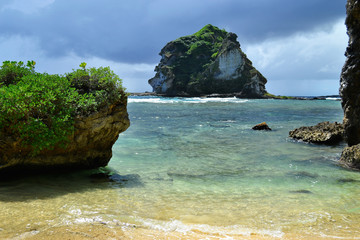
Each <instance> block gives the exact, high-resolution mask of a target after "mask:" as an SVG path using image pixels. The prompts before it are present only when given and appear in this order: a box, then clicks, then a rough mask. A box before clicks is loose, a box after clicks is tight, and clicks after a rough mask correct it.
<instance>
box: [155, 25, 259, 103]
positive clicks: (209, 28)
mask: <svg viewBox="0 0 360 240" xmlns="http://www.w3.org/2000/svg"><path fill="white" fill-rule="evenodd" d="M236 39H237V36H236V34H234V33H231V32H227V31H225V30H224V29H219V28H218V27H215V26H213V25H211V24H208V25H206V26H204V27H203V28H202V29H200V30H199V31H198V32H196V33H194V34H192V35H188V36H184V37H180V38H178V39H176V40H174V41H171V42H169V43H167V44H166V45H165V47H163V49H162V50H161V52H160V55H161V57H162V58H161V61H160V63H159V64H158V65H157V66H156V68H155V72H156V74H155V76H154V77H153V78H151V79H150V80H149V84H150V85H151V86H152V87H153V91H154V92H156V93H159V94H164V95H167V96H203V95H209V94H229V93H230V94H232V93H236V95H237V96H239V97H255V98H259V97H260V98H261V97H263V95H264V93H266V90H265V84H266V79H265V77H264V76H262V74H261V73H260V72H259V71H258V70H256V69H255V68H254V67H253V66H252V63H251V61H250V60H249V59H248V58H247V56H246V54H245V53H244V52H243V51H242V50H241V48H240V43H239V42H238V41H237V40H236Z"/></svg>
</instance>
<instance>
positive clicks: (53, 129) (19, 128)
mask: <svg viewBox="0 0 360 240" xmlns="http://www.w3.org/2000/svg"><path fill="white" fill-rule="evenodd" d="M125 95H126V93H125V89H124V88H123V87H122V80H121V79H120V78H119V77H118V76H117V75H116V74H115V73H114V72H113V71H112V70H110V68H109V67H99V68H89V69H86V63H81V64H80V69H76V70H73V71H72V72H70V73H67V74H64V75H58V74H47V73H38V72H36V71H35V62H34V61H28V63H27V64H26V65H25V64H24V63H23V62H16V61H11V62H10V61H5V62H3V64H2V66H1V68H0V140H2V138H3V137H5V136H11V137H13V138H14V139H18V141H17V142H16V143H17V144H21V145H23V146H25V147H27V148H29V150H30V152H31V153H32V154H37V153H39V152H40V151H41V150H43V149H52V148H53V147H54V146H61V147H65V146H66V143H67V142H68V139H69V136H71V135H72V134H73V132H74V122H75V119H76V118H77V117H82V116H88V115H90V114H92V113H94V112H96V111H97V110H99V109H100V108H102V107H105V106H107V105H109V104H112V103H115V102H118V101H121V100H122V99H123V97H124V96H125Z"/></svg>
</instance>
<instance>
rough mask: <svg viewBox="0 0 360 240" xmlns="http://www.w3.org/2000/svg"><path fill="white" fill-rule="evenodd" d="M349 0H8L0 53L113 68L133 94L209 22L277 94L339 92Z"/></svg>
mask: <svg viewBox="0 0 360 240" xmlns="http://www.w3.org/2000/svg"><path fill="white" fill-rule="evenodd" d="M345 4H346V0H302V1H289V0H196V1H194V0H171V1H169V0H102V1H99V0H76V1H74V0H1V2H0V61H1V62H2V61H5V60H12V61H24V62H26V61H27V60H34V61H36V70H37V71H38V72H47V73H51V74H55V73H57V74H63V73H67V72H71V71H72V69H77V68H78V67H79V64H80V63H81V62H86V63H87V64H88V65H87V66H89V67H100V66H104V67H105V66H110V68H111V69H112V70H113V71H114V72H115V73H116V74H118V75H119V77H120V78H121V79H123V85H124V86H125V87H126V88H127V90H128V91H129V92H144V91H152V88H151V86H150V85H149V84H148V79H150V78H152V77H153V76H154V75H155V72H154V68H155V66H156V65H157V64H158V63H159V61H160V56H159V52H160V50H161V49H162V48H163V47H164V46H165V45H166V43H168V42H170V41H172V40H175V39H177V38H179V37H181V36H185V35H190V34H193V33H195V32H197V31H198V30H200V29H201V28H202V27H203V26H205V25H206V24H212V25H214V26H217V27H219V28H220V29H225V30H227V31H229V32H233V33H236V34H237V35H238V41H239V42H240V45H241V49H242V50H243V51H244V52H245V54H246V55H247V56H248V58H249V59H250V60H251V61H252V62H253V66H254V67H256V68H257V69H258V70H259V71H260V72H261V73H262V74H263V75H264V76H265V77H266V78H267V80H268V83H267V84H266V89H267V91H268V92H270V93H272V94H276V95H290V96H319V95H332V94H338V89H339V79H340V73H341V68H342V66H343V65H344V62H345V56H344V53H345V50H346V46H347V43H348V36H347V34H346V27H345V25H344V22H345V16H346V10H345Z"/></svg>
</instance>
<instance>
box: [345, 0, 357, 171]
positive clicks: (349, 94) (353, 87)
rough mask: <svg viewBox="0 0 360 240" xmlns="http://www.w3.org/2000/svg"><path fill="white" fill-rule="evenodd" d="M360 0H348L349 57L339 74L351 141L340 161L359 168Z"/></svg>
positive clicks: (347, 53)
mask: <svg viewBox="0 0 360 240" xmlns="http://www.w3.org/2000/svg"><path fill="white" fill-rule="evenodd" d="M359 22H360V2H359V1H356V0H348V1H347V4H346V20H345V24H346V27H347V34H348V36H349V42H348V47H347V48H346V52H345V56H346V61H345V64H344V66H343V68H342V72H341V78H340V96H341V99H342V101H341V105H342V108H343V110H344V128H345V134H344V135H345V140H346V142H347V144H348V147H346V148H345V149H344V150H343V153H342V155H341V159H340V162H341V163H343V164H344V165H346V166H349V167H352V168H357V169H360V154H359V152H360V150H359V144H360V101H359V91H360V82H359V78H360V25H359Z"/></svg>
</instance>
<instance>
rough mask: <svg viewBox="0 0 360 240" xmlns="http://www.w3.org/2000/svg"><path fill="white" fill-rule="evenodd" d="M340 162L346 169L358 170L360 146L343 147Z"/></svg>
mask: <svg viewBox="0 0 360 240" xmlns="http://www.w3.org/2000/svg"><path fill="white" fill-rule="evenodd" d="M340 162H341V163H342V164H343V165H345V166H347V167H350V168H356V169H360V144H356V145H353V146H351V147H345V148H344V150H343V152H342V154H341V158H340Z"/></svg>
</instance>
